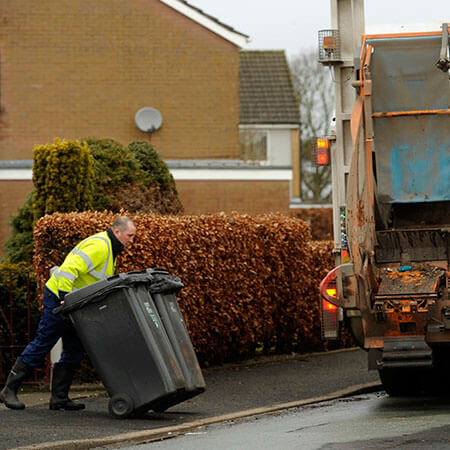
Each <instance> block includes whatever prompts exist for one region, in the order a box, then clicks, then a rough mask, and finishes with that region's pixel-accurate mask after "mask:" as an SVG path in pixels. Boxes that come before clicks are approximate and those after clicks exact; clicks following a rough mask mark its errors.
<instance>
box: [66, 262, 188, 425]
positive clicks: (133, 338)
mask: <svg viewBox="0 0 450 450" xmlns="http://www.w3.org/2000/svg"><path fill="white" fill-rule="evenodd" d="M151 282H152V276H151V274H150V273H147V272H146V271H144V272H137V273H135V272H130V273H123V274H119V275H115V276H112V277H109V278H107V279H106V280H102V281H98V282H97V283H93V284H91V285H89V286H86V287H84V288H82V289H79V290H77V291H74V292H72V293H70V294H68V295H66V297H65V305H64V307H63V308H61V312H62V313H63V314H66V315H68V316H69V318H70V320H71V321H72V322H73V324H74V327H75V329H76V331H77V333H78V335H79V337H80V339H81V341H82V343H83V345H84V348H85V350H86V352H87V354H88V355H89V357H90V359H91V361H92V364H93V366H94V368H95V369H96V371H97V374H98V375H99V377H100V378H101V380H102V381H103V384H104V385H105V388H106V390H107V392H108V394H109V396H110V400H109V412H110V414H111V415H113V416H114V417H117V418H124V417H128V416H130V415H134V414H136V415H138V414H143V413H145V412H146V411H148V410H150V409H155V410H160V409H161V405H166V404H168V403H170V404H174V403H173V402H175V403H178V402H179V401H176V400H175V399H177V398H183V395H184V394H183V393H184V391H185V379H184V376H183V372H182V369H181V367H180V364H179V362H178V357H177V356H176V355H175V352H174V350H173V348H172V344H171V342H170V340H169V338H168V336H167V333H166V331H165V328H164V325H163V323H162V320H161V318H160V316H159V313H158V311H157V308H156V306H155V304H154V302H153V299H152V297H151V296H150V294H148V287H149V286H150V285H151Z"/></svg>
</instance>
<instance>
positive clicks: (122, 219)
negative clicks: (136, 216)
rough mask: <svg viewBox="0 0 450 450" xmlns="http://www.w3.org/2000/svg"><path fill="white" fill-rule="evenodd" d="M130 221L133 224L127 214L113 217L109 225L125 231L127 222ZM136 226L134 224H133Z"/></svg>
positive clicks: (114, 228)
mask: <svg viewBox="0 0 450 450" xmlns="http://www.w3.org/2000/svg"><path fill="white" fill-rule="evenodd" d="M129 223H131V224H132V225H134V222H133V221H132V220H131V219H130V218H129V217H127V216H119V217H116V218H115V219H114V222H113V224H112V225H111V228H112V229H113V230H117V229H118V230H120V231H125V230H126V229H127V227H128V224H129ZM134 226H135V227H136V225H134Z"/></svg>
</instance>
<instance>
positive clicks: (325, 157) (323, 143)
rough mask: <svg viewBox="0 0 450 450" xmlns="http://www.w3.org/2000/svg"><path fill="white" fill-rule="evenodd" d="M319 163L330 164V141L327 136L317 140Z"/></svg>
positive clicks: (322, 164) (321, 164)
mask: <svg viewBox="0 0 450 450" xmlns="http://www.w3.org/2000/svg"><path fill="white" fill-rule="evenodd" d="M316 148H317V161H316V162H317V165H319V166H328V165H329V164H330V141H329V140H328V139H326V138H319V139H317V141H316Z"/></svg>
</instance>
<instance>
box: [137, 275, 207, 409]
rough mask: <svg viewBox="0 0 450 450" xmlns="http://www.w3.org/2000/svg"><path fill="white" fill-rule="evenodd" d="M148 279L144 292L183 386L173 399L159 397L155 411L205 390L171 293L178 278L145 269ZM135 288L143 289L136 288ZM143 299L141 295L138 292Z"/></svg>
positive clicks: (179, 284) (175, 300) (178, 282)
mask: <svg viewBox="0 0 450 450" xmlns="http://www.w3.org/2000/svg"><path fill="white" fill-rule="evenodd" d="M146 273H147V274H148V275H150V276H151V278H152V282H151V284H150V286H149V287H148V291H149V293H150V295H151V297H152V298H153V301H154V304H155V306H156V309H157V310H158V313H159V317H160V318H161V320H162V322H163V324H164V328H165V330H166V333H167V336H168V338H169V341H170V343H171V345H172V349H173V351H174V353H175V356H176V357H177V361H178V364H179V366H180V368H181V371H182V373H183V377H184V383H185V389H184V390H182V391H179V392H178V393H177V395H176V396H175V397H173V398H168V397H166V398H163V399H161V401H160V404H159V405H158V406H157V409H156V408H153V409H154V410H155V411H164V410H165V409H167V408H169V407H170V406H173V405H175V404H177V403H180V402H182V401H184V400H187V399H189V398H192V397H195V396H196V395H199V394H201V393H202V392H204V391H205V386H206V385H205V380H204V378H203V374H202V371H201V369H200V365H199V363H198V360H197V355H196V354H195V350H194V347H193V346H192V342H191V339H190V337H189V333H188V331H187V328H186V324H185V322H184V319H183V315H182V313H181V311H180V308H179V306H178V301H177V298H176V296H175V294H176V293H177V292H178V291H179V290H180V289H181V288H182V287H183V285H182V284H181V281H180V279H179V278H177V277H174V276H171V275H170V274H169V273H168V272H167V271H166V270H164V269H147V270H146ZM138 289H143V287H142V286H141V287H139V288H138ZM139 297H140V298H144V295H142V297H141V295H139Z"/></svg>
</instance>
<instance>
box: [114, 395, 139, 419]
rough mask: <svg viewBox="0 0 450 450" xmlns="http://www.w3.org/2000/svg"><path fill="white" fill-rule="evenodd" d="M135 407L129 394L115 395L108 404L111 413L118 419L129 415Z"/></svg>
mask: <svg viewBox="0 0 450 450" xmlns="http://www.w3.org/2000/svg"><path fill="white" fill-rule="evenodd" d="M133 408H134V405H133V400H132V399H131V397H130V396H129V395H127V394H116V395H114V396H113V397H112V398H111V399H110V400H109V404H108V409H109V413H110V414H111V415H112V416H114V417H116V418H118V419H124V418H126V417H128V416H129V415H130V414H131V413H132V412H133Z"/></svg>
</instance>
